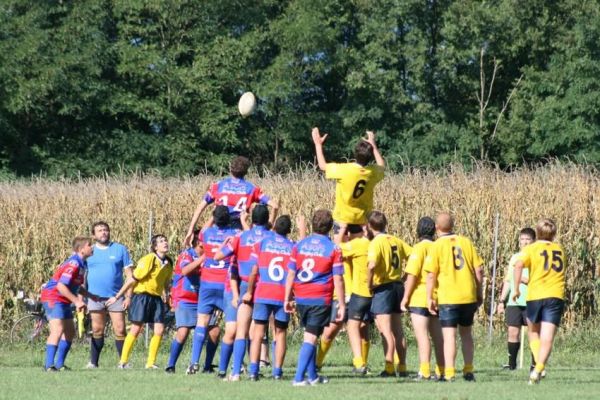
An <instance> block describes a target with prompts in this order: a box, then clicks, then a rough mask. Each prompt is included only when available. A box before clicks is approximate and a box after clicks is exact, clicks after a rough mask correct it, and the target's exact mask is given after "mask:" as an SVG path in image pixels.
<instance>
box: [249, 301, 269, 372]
mask: <svg viewBox="0 0 600 400" xmlns="http://www.w3.org/2000/svg"><path fill="white" fill-rule="evenodd" d="M270 307H271V306H270V305H268V304H264V303H255V304H254V307H253V310H252V319H253V321H254V324H253V325H254V326H253V328H252V337H251V340H250V365H249V366H248V374H249V375H250V379H251V380H256V379H258V374H259V370H260V356H261V354H260V353H261V351H262V349H261V347H262V339H263V337H264V336H265V334H266V330H267V329H268V325H269V316H270V314H271V311H270Z"/></svg>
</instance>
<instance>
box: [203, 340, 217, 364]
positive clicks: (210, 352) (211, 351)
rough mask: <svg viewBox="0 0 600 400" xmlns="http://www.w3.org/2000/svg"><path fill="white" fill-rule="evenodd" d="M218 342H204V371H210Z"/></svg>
mask: <svg viewBox="0 0 600 400" xmlns="http://www.w3.org/2000/svg"><path fill="white" fill-rule="evenodd" d="M218 345H219V342H216V343H215V342H213V341H212V340H210V339H208V340H207V341H206V359H205V360H204V369H210V368H211V366H212V363H213V360H214V359H215V354H216V353H217V346H218Z"/></svg>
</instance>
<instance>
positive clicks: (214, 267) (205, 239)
mask: <svg viewBox="0 0 600 400" xmlns="http://www.w3.org/2000/svg"><path fill="white" fill-rule="evenodd" d="M238 232H239V231H238V230H237V229H232V228H219V227H217V226H211V227H209V228H206V229H203V230H202V231H201V232H200V234H199V235H198V238H199V239H200V241H201V242H202V246H203V247H204V256H205V257H206V260H205V261H204V264H203V265H202V269H201V270H200V284H201V286H202V288H203V289H204V288H206V289H219V290H224V289H225V281H226V280H229V276H228V271H229V267H230V265H231V264H232V263H233V262H234V261H235V257H234V256H233V255H230V256H229V257H225V258H224V259H223V260H221V261H216V260H215V259H214V257H215V254H216V253H217V251H219V248H220V247H221V246H222V245H223V242H224V241H225V239H227V238H228V237H232V236H235V235H236V234H237V233H238ZM227 286H229V285H227Z"/></svg>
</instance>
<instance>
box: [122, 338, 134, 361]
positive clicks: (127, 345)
mask: <svg viewBox="0 0 600 400" xmlns="http://www.w3.org/2000/svg"><path fill="white" fill-rule="evenodd" d="M135 339H136V337H135V336H133V335H132V334H131V333H128V334H127V337H125V342H124V343H123V352H122V353H121V361H120V362H121V364H125V363H127V361H129V356H130V355H131V350H133V345H134V344H135Z"/></svg>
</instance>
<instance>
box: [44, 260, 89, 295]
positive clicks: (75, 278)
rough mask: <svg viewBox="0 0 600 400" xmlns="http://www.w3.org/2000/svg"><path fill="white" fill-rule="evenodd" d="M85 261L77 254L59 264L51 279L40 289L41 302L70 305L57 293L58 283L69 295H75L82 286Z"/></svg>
mask: <svg viewBox="0 0 600 400" xmlns="http://www.w3.org/2000/svg"><path fill="white" fill-rule="evenodd" d="M85 267H86V265H85V261H83V259H82V258H81V257H79V255H78V254H73V255H72V256H71V257H69V258H67V260H66V261H65V262H63V263H62V264H60V265H59V266H58V268H57V269H56V271H55V272H54V275H52V278H50V280H49V281H48V283H46V284H45V285H44V288H43V289H42V297H41V301H42V302H48V303H50V304H53V303H64V304H71V301H70V300H69V299H67V298H66V297H65V296H63V295H62V294H60V292H59V291H58V287H57V286H58V283H59V282H60V283H62V284H64V285H66V286H67V287H68V288H69V290H70V291H71V293H73V294H77V292H78V291H79V287H80V286H81V285H82V284H83V278H84V272H85Z"/></svg>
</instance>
